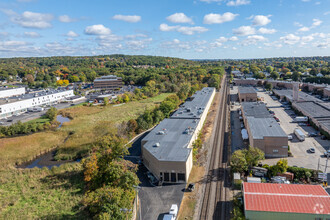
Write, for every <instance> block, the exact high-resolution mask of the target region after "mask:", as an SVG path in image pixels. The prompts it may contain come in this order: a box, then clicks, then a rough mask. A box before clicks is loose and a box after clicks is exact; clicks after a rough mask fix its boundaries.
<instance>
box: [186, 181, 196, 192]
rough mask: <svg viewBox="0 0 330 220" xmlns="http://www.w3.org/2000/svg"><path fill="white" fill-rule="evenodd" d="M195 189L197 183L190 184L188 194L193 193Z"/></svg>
mask: <svg viewBox="0 0 330 220" xmlns="http://www.w3.org/2000/svg"><path fill="white" fill-rule="evenodd" d="M194 189H195V183H190V184H189V185H188V187H187V191H188V192H192V191H194Z"/></svg>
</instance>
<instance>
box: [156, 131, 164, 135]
mask: <svg viewBox="0 0 330 220" xmlns="http://www.w3.org/2000/svg"><path fill="white" fill-rule="evenodd" d="M157 134H160V135H163V134H165V132H164V131H158V132H157Z"/></svg>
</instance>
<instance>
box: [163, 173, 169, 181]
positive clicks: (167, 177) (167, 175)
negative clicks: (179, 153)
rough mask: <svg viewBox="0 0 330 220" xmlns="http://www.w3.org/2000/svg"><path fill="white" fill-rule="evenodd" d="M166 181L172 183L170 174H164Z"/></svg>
mask: <svg viewBox="0 0 330 220" xmlns="http://www.w3.org/2000/svg"><path fill="white" fill-rule="evenodd" d="M164 181H166V182H169V181H170V174H169V173H164Z"/></svg>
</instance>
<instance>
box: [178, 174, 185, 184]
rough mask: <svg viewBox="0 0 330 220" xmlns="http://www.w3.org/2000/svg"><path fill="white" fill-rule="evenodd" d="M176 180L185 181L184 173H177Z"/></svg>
mask: <svg viewBox="0 0 330 220" xmlns="http://www.w3.org/2000/svg"><path fill="white" fill-rule="evenodd" d="M178 181H183V182H185V181H186V175H185V174H184V173H178Z"/></svg>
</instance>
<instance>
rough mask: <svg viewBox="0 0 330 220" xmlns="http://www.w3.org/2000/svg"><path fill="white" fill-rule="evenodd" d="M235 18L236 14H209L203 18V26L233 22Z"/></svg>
mask: <svg viewBox="0 0 330 220" xmlns="http://www.w3.org/2000/svg"><path fill="white" fill-rule="evenodd" d="M236 16H238V14H233V13H231V12H226V13H224V14H223V15H221V14H213V13H210V14H207V15H205V16H204V24H221V23H224V22H229V21H232V20H234V19H235V17H236Z"/></svg>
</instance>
